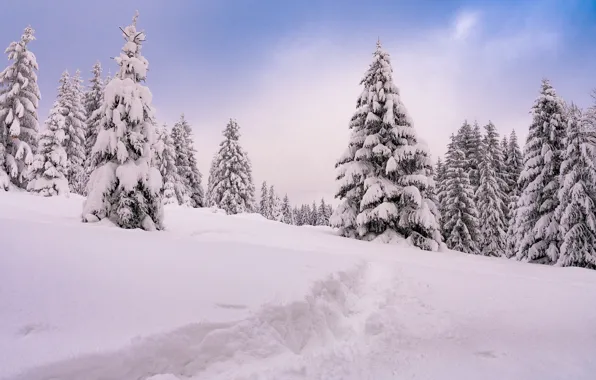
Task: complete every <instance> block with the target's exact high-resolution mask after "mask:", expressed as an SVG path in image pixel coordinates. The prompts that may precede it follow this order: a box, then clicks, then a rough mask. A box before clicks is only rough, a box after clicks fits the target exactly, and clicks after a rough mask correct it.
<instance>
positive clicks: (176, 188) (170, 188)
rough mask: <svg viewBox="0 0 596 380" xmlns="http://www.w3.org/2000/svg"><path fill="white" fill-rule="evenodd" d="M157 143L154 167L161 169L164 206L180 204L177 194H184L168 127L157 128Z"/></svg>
mask: <svg viewBox="0 0 596 380" xmlns="http://www.w3.org/2000/svg"><path fill="white" fill-rule="evenodd" d="M156 138H157V141H156V143H155V145H154V153H155V154H154V166H155V167H157V168H158V169H159V172H160V174H161V176H162V178H163V204H164V205H168V204H178V196H177V194H178V193H180V192H183V191H184V189H182V187H183V184H182V183H181V182H180V176H179V175H178V168H177V167H176V151H175V149H174V141H173V140H172V136H171V134H170V132H169V131H168V127H167V125H165V124H164V125H163V126H162V127H161V128H159V127H157V128H156Z"/></svg>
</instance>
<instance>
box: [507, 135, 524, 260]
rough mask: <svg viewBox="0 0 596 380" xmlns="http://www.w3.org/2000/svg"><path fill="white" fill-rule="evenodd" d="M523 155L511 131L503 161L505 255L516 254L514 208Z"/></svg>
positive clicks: (518, 188) (517, 195) (518, 189)
mask: <svg viewBox="0 0 596 380" xmlns="http://www.w3.org/2000/svg"><path fill="white" fill-rule="evenodd" d="M522 160H523V156H522V153H521V150H520V148H519V145H518V143H517V135H516V134H515V131H512V132H511V135H510V136H509V142H508V146H507V160H506V161H505V174H506V179H507V188H508V190H509V194H508V195H509V205H508V220H507V245H506V248H505V255H506V256H507V257H513V256H515V255H516V254H517V248H516V247H517V243H518V241H517V238H518V237H517V236H516V234H515V210H516V208H517V202H518V200H519V194H520V187H519V185H518V180H519V176H520V173H521V171H522V165H523V162H522Z"/></svg>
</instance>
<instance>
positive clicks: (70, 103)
mask: <svg viewBox="0 0 596 380" xmlns="http://www.w3.org/2000/svg"><path fill="white" fill-rule="evenodd" d="M65 74H66V77H64V76H63V78H64V80H69V81H70V83H69V84H68V86H67V87H66V89H67V93H66V98H65V103H64V106H65V110H64V111H65V112H67V114H66V115H65V119H66V136H67V139H66V147H65V149H66V156H67V158H68V184H69V186H70V190H71V192H73V193H76V194H84V193H85V186H86V184H87V178H86V175H85V160H86V155H85V149H86V148H85V142H86V141H85V136H86V134H87V126H86V124H85V123H86V119H87V117H86V116H85V108H84V106H83V96H84V94H83V88H82V82H83V80H82V79H81V72H80V71H79V70H77V71H76V72H75V75H74V76H73V77H72V78H70V79H69V78H68V72H65Z"/></svg>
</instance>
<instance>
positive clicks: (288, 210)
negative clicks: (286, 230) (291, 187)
mask: <svg viewBox="0 0 596 380" xmlns="http://www.w3.org/2000/svg"><path fill="white" fill-rule="evenodd" d="M281 213H282V216H283V217H282V222H284V223H285V224H294V216H293V213H292V206H291V205H290V198H288V194H286V195H285V196H284V199H283V201H282V204H281Z"/></svg>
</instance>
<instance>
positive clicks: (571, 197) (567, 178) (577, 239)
mask: <svg viewBox="0 0 596 380" xmlns="http://www.w3.org/2000/svg"><path fill="white" fill-rule="evenodd" d="M568 119H569V120H568V122H567V137H566V144H565V145H566V147H567V149H566V151H565V154H564V160H563V162H562V164H561V182H562V187H561V189H560V190H559V192H558V199H559V205H558V207H557V210H556V219H558V220H560V234H561V242H562V244H561V249H560V253H559V257H558V260H557V265H560V266H578V267H588V268H592V269H596V139H595V138H594V137H595V136H596V135H594V133H593V131H592V133H589V130H588V128H589V125H590V123H589V120H588V119H587V118H584V117H582V115H581V112H580V110H579V109H578V108H577V107H576V106H575V105H571V106H570V111H569V114H568ZM590 121H592V120H590ZM586 126H588V128H586Z"/></svg>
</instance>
